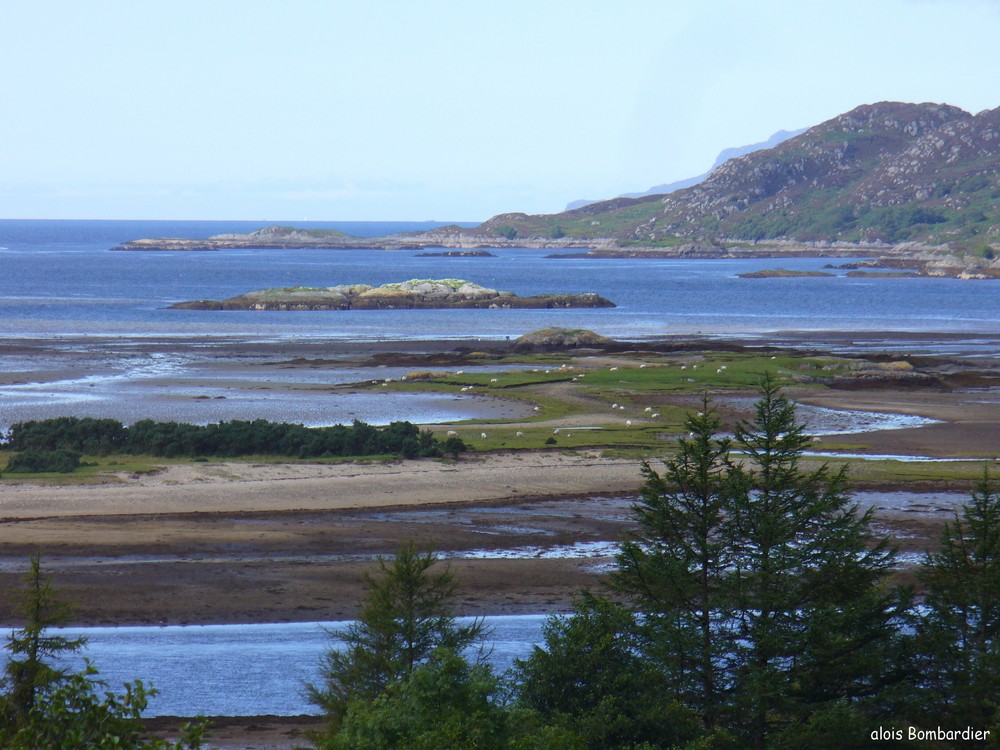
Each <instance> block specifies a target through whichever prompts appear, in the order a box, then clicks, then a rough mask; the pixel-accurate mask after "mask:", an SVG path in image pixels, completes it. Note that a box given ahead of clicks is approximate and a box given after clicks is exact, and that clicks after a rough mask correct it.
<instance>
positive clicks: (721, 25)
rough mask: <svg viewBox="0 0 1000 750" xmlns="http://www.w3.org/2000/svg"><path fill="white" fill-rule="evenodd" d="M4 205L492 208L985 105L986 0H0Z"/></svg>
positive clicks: (138, 213) (991, 60)
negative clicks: (886, 113)
mask: <svg viewBox="0 0 1000 750" xmlns="http://www.w3.org/2000/svg"><path fill="white" fill-rule="evenodd" d="M0 28H2V29H3V30H4V34H3V43H2V44H0V70H2V71H3V73H2V75H0V218H6V219H60V218H62V219H248V220H258V219H259V220H304V219H309V220H313V221H322V220H330V221H338V220H371V221H380V220H412V221H420V220H439V221H453V220H454V221H482V220H485V219H487V218H489V217H490V216H492V215H495V214H498V213H505V212H510V211H523V212H525V213H554V212H558V211H561V210H562V209H563V208H564V207H565V205H566V204H567V203H568V202H569V201H572V200H575V199H580V198H590V199H597V198H610V197H613V196H615V195H618V194H620V193H623V192H633V191H642V190H645V189H647V188H649V187H651V186H653V185H656V184H661V183H666V182H671V181H674V180H678V179H683V178H686V177H691V176H693V175H696V174H700V173H702V172H704V171H705V170H706V169H707V168H708V167H709V166H711V164H712V163H713V161H714V160H715V157H716V155H717V154H718V152H719V151H721V150H722V149H724V148H727V147H736V146H742V145H745V144H750V143H756V142H759V141H763V140H765V139H767V138H768V137H769V136H770V135H771V134H772V133H774V132H776V131H778V130H781V129H786V130H793V129H797V128H802V127H807V126H811V125H815V124H818V123H820V122H822V121H824V120H827V119H829V118H831V117H834V116H836V115H838V114H840V113H842V112H846V111H848V110H850V109H853V108H854V107H856V106H858V105H861V104H866V103H872V102H877V101H885V100H896V101H912V102H925V101H932V102H946V103H949V104H953V105H955V106H958V107H961V108H962V109H965V110H967V111H970V112H979V111H982V110H984V109H993V108H995V107H997V106H1000V93H998V90H997V87H996V81H998V80H1000V44H997V42H996V40H997V39H1000V0H862V1H859V0H837V2H825V3H819V2H816V3H814V2H802V1H801V0H756V1H754V2H748V1H747V0H674V1H671V0H616V1H615V2H608V0H576V1H575V2H568V1H567V2H564V1H563V0H523V1H522V0H505V1H499V0H497V1H491V0H476V1H475V2H472V1H470V0H455V1H454V2H450V1H447V0H441V1H436V0H423V1H422V2H416V1H414V0H366V1H365V2H358V1H357V0H283V1H282V2H280V3H279V2H274V0H259V1H258V0H232V1H227V0H143V1H142V2H135V0H122V1H110V0H88V1H87V2H80V1H79V0H64V1H62V2H59V1H56V0H0Z"/></svg>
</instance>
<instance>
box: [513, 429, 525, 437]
mask: <svg viewBox="0 0 1000 750" xmlns="http://www.w3.org/2000/svg"><path fill="white" fill-rule="evenodd" d="M514 435H515V436H516V437H524V433H523V432H521V431H520V430H518V431H517V432H515V433H514Z"/></svg>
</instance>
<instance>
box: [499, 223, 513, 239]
mask: <svg viewBox="0 0 1000 750" xmlns="http://www.w3.org/2000/svg"><path fill="white" fill-rule="evenodd" d="M496 233H497V234H499V235H500V236H501V237H503V238H504V239H507V240H512V239H514V238H515V237H517V227H514V226H511V225H510V224H502V225H500V226H498V227H497V228H496Z"/></svg>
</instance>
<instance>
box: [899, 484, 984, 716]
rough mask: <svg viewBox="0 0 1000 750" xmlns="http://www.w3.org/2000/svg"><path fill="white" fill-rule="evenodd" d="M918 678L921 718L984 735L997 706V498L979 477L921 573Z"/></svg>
mask: <svg viewBox="0 0 1000 750" xmlns="http://www.w3.org/2000/svg"><path fill="white" fill-rule="evenodd" d="M921 578H922V580H923V583H924V584H925V586H926V588H927V596H926V600H925V605H926V607H927V614H926V616H925V617H924V618H923V620H922V622H921V624H920V630H919V633H920V642H921V651H922V661H923V664H922V665H921V669H920V675H921V678H922V684H923V686H924V687H925V689H926V691H927V696H928V704H929V705H928V706H927V710H928V711H929V712H930V713H932V714H933V715H935V716H940V717H941V721H942V722H944V721H945V720H947V721H950V722H951V724H949V726H951V725H954V726H956V727H957V726H966V725H971V726H974V727H977V728H987V727H991V726H994V725H996V724H997V719H998V718H1000V717H998V716H997V707H998V706H1000V496H998V495H997V493H996V492H995V490H994V488H993V486H992V484H991V482H990V481H989V478H988V476H987V475H986V474H985V472H984V474H983V478H982V479H981V480H980V482H979V484H978V485H977V487H976V490H975V492H974V494H973V495H972V498H971V500H970V502H969V503H967V504H966V505H965V506H963V508H962V510H961V513H960V514H959V513H956V514H955V518H954V519H953V520H952V521H951V522H950V523H947V524H945V527H944V530H943V531H942V534H941V545H940V548H939V549H938V551H937V552H934V553H931V554H929V555H928V556H927V561H926V563H925V564H924V567H923V570H922V572H921Z"/></svg>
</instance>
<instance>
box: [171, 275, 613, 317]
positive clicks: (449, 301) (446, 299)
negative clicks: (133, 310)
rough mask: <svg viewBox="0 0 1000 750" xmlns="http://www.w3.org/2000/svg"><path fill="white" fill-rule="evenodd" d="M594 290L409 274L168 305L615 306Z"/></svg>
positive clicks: (232, 307) (241, 307)
mask: <svg viewBox="0 0 1000 750" xmlns="http://www.w3.org/2000/svg"><path fill="white" fill-rule="evenodd" d="M614 306H615V304H614V303H613V302H611V301H610V300H607V299H605V298H604V297H601V296H600V295H598V294H594V293H592V292H588V293H584V294H541V295H536V296H532V297H519V296H517V295H516V294H514V293H513V292H501V291H497V290H496V289H489V288H487V287H484V286H480V285H479V284H475V283H473V282H470V281H465V280H462V279H411V280H410V281H402V282H396V283H392V284H383V285H382V286H378V287H374V286H370V285H368V284H342V285H340V286H330V287H301V286H299V287H284V288H274V289H261V290H258V291H255V292H247V293H246V294H241V295H239V296H237V297H230V298H229V299H225V300H197V301H193V302H178V303H177V304H175V305H171V306H170V309H174V310H411V309H450V308H465V309H468V308H478V309H543V308H559V307H614Z"/></svg>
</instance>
